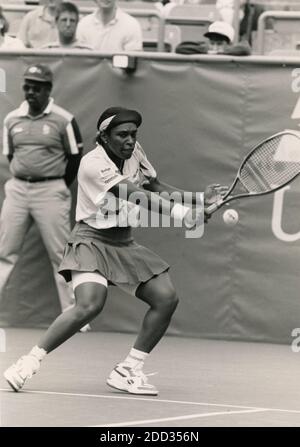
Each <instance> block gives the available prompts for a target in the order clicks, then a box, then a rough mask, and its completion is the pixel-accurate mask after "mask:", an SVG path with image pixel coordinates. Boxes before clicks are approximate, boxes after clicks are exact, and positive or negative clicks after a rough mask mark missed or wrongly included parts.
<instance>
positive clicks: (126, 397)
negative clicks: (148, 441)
mask: <svg viewBox="0 0 300 447" xmlns="http://www.w3.org/2000/svg"><path fill="white" fill-rule="evenodd" d="M0 391H8V392H9V393H11V394H16V393H15V392H14V391H12V389H11V388H0ZM23 393H24V394H46V395H47V394H48V395H54V396H55V395H57V396H74V397H92V398H98V399H121V400H131V401H135V400H137V401H143V402H156V403H167V404H182V405H198V406H205V407H226V408H244V409H248V410H263V411H280V412H285V413H296V414H297V413H299V414H300V410H289V409H286V408H269V407H268V408H266V407H257V406H256V407H254V406H246V405H232V404H217V403H211V402H193V401H184V400H170V399H158V398H151V397H136V396H134V395H121V396H113V395H107V394H84V393H63V392H60V391H40V390H22V391H21V392H19V393H18V394H23Z"/></svg>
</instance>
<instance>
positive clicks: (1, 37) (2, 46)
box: [0, 6, 25, 50]
mask: <svg viewBox="0 0 300 447" xmlns="http://www.w3.org/2000/svg"><path fill="white" fill-rule="evenodd" d="M8 29H9V23H8V21H7V20H6V18H5V16H4V14H3V11H2V8H1V6H0V50H22V49H24V48H25V47H24V44H23V42H22V41H21V40H20V39H17V38H15V37H11V36H9V35H8V34H7V32H8Z"/></svg>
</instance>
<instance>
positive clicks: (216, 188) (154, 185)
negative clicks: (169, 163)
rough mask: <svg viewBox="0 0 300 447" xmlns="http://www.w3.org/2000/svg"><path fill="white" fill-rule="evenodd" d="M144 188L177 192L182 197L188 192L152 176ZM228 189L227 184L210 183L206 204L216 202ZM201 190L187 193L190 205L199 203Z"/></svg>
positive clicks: (205, 192)
mask: <svg viewBox="0 0 300 447" xmlns="http://www.w3.org/2000/svg"><path fill="white" fill-rule="evenodd" d="M144 189H147V190H150V191H152V192H156V193H159V194H161V193H163V192H167V193H169V194H172V193H174V192H177V193H179V194H180V195H181V197H184V194H185V193H186V191H184V190H182V189H179V188H176V187H175V186H171V185H168V184H167V183H165V182H162V181H161V180H159V178H158V177H156V178H152V179H150V181H149V183H147V184H145V185H144ZM227 190H228V187H227V186H221V185H219V184H213V185H208V186H207V187H206V188H205V191H204V204H205V205H206V206H208V205H211V204H212V203H214V202H215V201H216V200H218V199H219V198H220V195H221V196H222V195H224V194H225V193H226V192H227ZM198 197H199V192H198V193H196V192H191V193H190V194H186V197H185V198H187V199H188V198H191V203H190V205H197V204H198V200H199V198H198Z"/></svg>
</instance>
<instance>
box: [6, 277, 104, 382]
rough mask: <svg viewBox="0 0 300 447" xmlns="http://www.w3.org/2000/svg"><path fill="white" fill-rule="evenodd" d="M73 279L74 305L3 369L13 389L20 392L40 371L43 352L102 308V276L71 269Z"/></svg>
mask: <svg viewBox="0 0 300 447" xmlns="http://www.w3.org/2000/svg"><path fill="white" fill-rule="evenodd" d="M74 278H75V279H74ZM72 279H73V281H72V282H73V285H74V288H75V300H76V303H75V306H74V307H72V308H70V309H69V310H66V311H65V312H63V313H62V314H60V315H59V316H58V317H57V318H56V320H55V321H54V322H53V323H52V324H51V326H50V327H49V328H48V330H47V331H46V333H45V334H44V335H43V337H42V338H41V340H40V341H39V343H38V344H37V345H36V346H34V347H33V348H32V350H31V351H30V352H29V354H28V355H25V356H23V357H21V358H20V359H19V360H18V361H17V363H15V364H13V365H12V366H11V367H9V368H8V369H7V370H6V371H5V372H4V377H5V379H6V380H7V382H8V383H9V385H10V386H11V387H12V388H13V389H14V390H15V391H19V390H20V389H21V388H22V387H23V385H24V383H25V381H26V380H27V379H29V378H31V377H32V375H33V374H35V373H36V372H37V371H38V370H39V368H40V362H41V361H42V360H43V359H44V357H45V356H46V354H48V353H50V352H51V351H53V350H54V349H55V348H57V347H58V346H60V345H61V344H62V343H64V342H65V341H66V340H68V339H69V338H70V337H72V335H74V334H75V333H76V332H78V330H79V329H80V328H81V327H82V326H83V325H84V324H86V323H88V322H89V321H91V320H92V319H94V318H95V317H96V316H97V315H98V314H99V313H100V312H101V310H102V309H103V306H104V304H105V301H106V295H107V282H106V279H105V278H104V277H103V276H101V275H100V274H98V273H89V272H87V273H85V272H83V273H81V272H75V275H74V272H73V274H72ZM89 281H90V282H89Z"/></svg>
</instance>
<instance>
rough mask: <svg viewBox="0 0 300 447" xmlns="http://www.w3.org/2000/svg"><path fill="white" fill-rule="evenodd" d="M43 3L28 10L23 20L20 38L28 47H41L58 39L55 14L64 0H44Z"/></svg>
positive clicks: (19, 33)
mask: <svg viewBox="0 0 300 447" xmlns="http://www.w3.org/2000/svg"><path fill="white" fill-rule="evenodd" d="M43 3H44V4H43V6H38V7H37V8H34V9H33V10H32V11H30V12H28V13H27V14H26V15H25V17H24V18H23V20H22V21H21V25H20V29H19V32H18V38H19V39H21V40H22V41H23V43H24V45H25V46H26V47H28V48H41V47H42V46H44V45H46V44H47V43H49V42H53V41H54V40H57V39H58V32H57V28H56V24H55V15H56V10H57V8H58V7H59V6H60V5H61V3H62V0H43Z"/></svg>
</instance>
